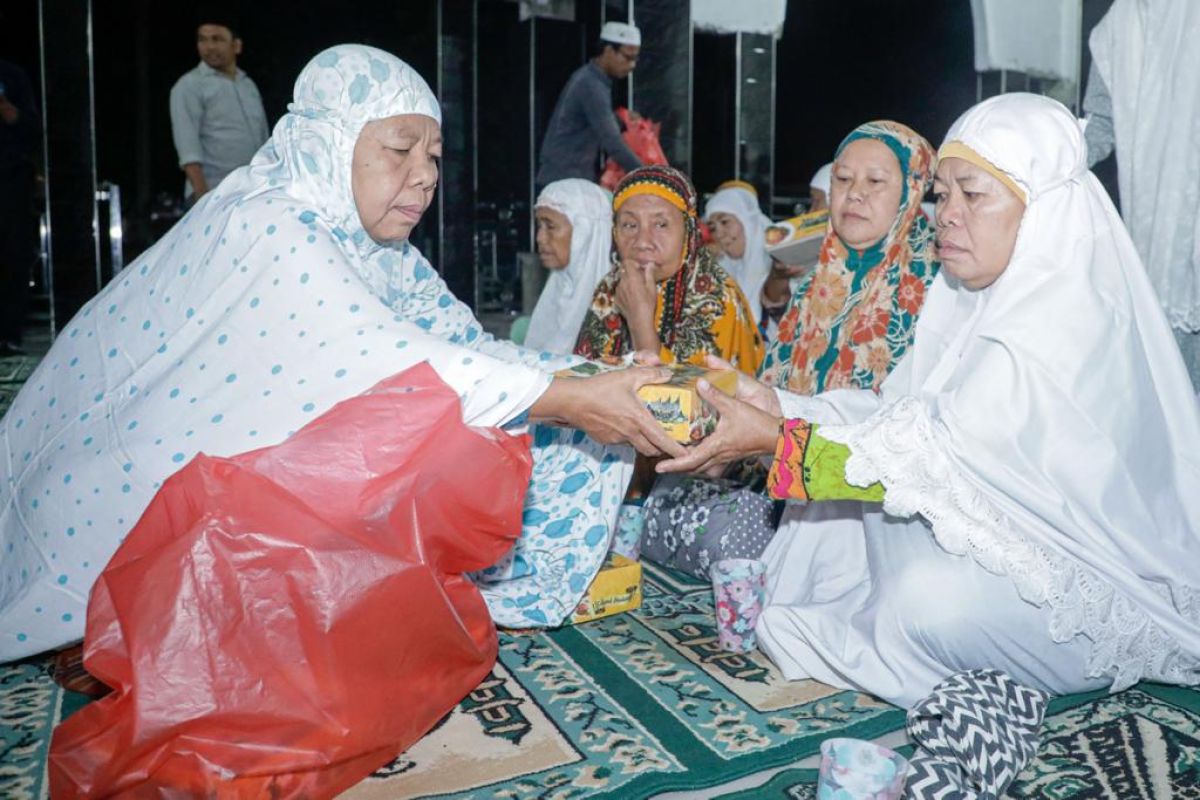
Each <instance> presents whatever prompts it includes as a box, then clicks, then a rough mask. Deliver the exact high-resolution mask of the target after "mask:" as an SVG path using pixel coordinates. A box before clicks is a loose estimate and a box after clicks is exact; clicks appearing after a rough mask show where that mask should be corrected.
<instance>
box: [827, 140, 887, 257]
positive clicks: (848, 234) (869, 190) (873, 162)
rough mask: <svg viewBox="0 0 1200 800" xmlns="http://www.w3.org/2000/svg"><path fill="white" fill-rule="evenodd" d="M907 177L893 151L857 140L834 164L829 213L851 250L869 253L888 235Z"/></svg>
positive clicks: (846, 148)
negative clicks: (868, 251) (901, 170)
mask: <svg viewBox="0 0 1200 800" xmlns="http://www.w3.org/2000/svg"><path fill="white" fill-rule="evenodd" d="M903 189H904V176H903V175H902V174H901V173H900V162H899V161H897V160H896V156H895V154H894V153H892V151H891V149H890V148H889V147H888V146H887V145H886V144H884V143H883V142H881V141H878V140H876V139H855V140H854V141H853V142H851V143H850V144H848V145H846V147H845V148H844V149H843V150H842V154H841V155H840V156H838V158H837V161H836V162H835V163H834V165H833V182H832V185H831V187H830V195H831V196H830V198H829V211H830V217H831V219H832V221H833V230H834V232H835V233H837V235H838V236H840V237H841V238H842V241H843V242H845V243H846V245H847V246H848V247H852V248H854V249H855V250H865V249H866V248H868V247H870V246H871V245H873V244H875V243H876V242H878V241H879V240H881V239H882V238H883V237H884V236H886V235H887V232H888V229H889V228H891V227H892V222H894V221H895V219H896V215H897V214H898V213H899V212H900V195H901V194H902V193H903Z"/></svg>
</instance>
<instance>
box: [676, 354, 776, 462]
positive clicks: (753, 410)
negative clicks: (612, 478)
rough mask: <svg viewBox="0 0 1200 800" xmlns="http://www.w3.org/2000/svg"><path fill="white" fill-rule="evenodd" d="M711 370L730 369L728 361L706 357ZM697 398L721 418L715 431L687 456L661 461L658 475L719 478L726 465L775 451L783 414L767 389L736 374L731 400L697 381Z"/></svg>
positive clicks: (702, 382) (746, 377)
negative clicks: (735, 384) (675, 473)
mask: <svg viewBox="0 0 1200 800" xmlns="http://www.w3.org/2000/svg"><path fill="white" fill-rule="evenodd" d="M708 366H709V368H711V369H732V367H731V366H730V365H729V363H728V362H727V361H722V360H721V359H719V358H717V357H716V356H709V357H708ZM699 390H700V396H701V397H703V398H704V400H705V401H706V402H708V404H709V405H711V406H713V407H714V408H716V410H717V412H718V413H719V414H720V415H721V419H720V421H719V422H718V423H717V429H716V430H715V431H713V432H712V434H710V435H709V436H708V437H707V438H705V439H703V440H702V441H700V443H699V444H696V445H693V446H691V447H689V448H688V452H687V454H686V455H684V456H682V457H676V458H672V459H670V460H668V461H662V462H660V463H659V464H658V466H657V467H656V469H657V471H658V472H660V473H661V472H698V473H701V474H704V475H707V476H709V477H718V476H720V474H721V473H722V472H724V470H725V468H726V467H727V466H729V464H731V463H733V462H735V461H740V460H742V459H744V458H749V457H752V456H760V455H770V454H772V453H774V452H775V444H776V441H777V440H778V438H779V425H780V423H781V422H782V417H783V412H782V411H781V409H780V406H779V397H778V396H777V395H776V394H775V391H774V390H773V389H771V388H770V387H768V386H766V385H765V384H762V383H760V382H758V381H756V380H754V379H753V378H751V377H750V376H749V375H746V374H745V373H742V372H739V373H738V384H737V389H736V391H735V394H734V397H729V396H727V395H726V394H725V393H723V392H721V391H720V390H718V389H714V388H713V387H712V386H711V385H710V384H709V383H708V381H700V384H699Z"/></svg>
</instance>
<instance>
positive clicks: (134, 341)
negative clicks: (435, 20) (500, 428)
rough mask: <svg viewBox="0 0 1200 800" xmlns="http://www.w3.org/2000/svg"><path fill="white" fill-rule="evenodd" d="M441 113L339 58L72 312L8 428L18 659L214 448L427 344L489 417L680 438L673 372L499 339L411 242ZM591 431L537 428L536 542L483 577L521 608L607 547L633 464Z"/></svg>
mask: <svg viewBox="0 0 1200 800" xmlns="http://www.w3.org/2000/svg"><path fill="white" fill-rule="evenodd" d="M439 120H440V116H439V109H438V104H437V100H436V99H435V98H434V96H433V94H432V92H430V91H429V87H428V86H427V85H426V84H425V82H424V81H423V80H422V79H421V77H420V76H419V75H417V74H416V73H415V72H414V71H413V70H412V69H410V68H409V67H408V66H407V65H406V64H405V63H404V62H402V61H400V60H399V59H397V58H396V57H395V56H392V55H390V54H388V53H385V52H383V51H381V50H376V49H374V48H371V47H364V46H360V45H343V46H338V47H333V48H330V49H328V50H326V51H324V52H322V53H321V54H320V55H318V56H317V57H316V58H314V59H313V60H312V61H311V62H309V64H308V66H306V67H305V69H304V71H303V72H302V73H301V74H300V77H299V78H298V79H297V81H296V87H295V97H294V101H293V102H292V104H291V105H290V106H289V110H288V113H287V114H286V115H284V116H283V118H282V119H280V121H279V123H278V124H277V125H276V126H275V131H274V134H273V136H272V138H271V139H270V140H269V141H268V142H267V143H266V144H265V145H264V146H263V148H262V149H261V150H260V151H259V152H258V154H257V155H256V156H255V157H254V160H253V161H252V162H251V163H250V164H249V165H248V166H246V167H243V168H242V169H239V170H237V171H235V172H233V173H232V174H231V175H230V176H229V177H227V178H226V179H225V180H224V181H222V182H221V184H220V185H219V186H218V187H217V188H215V189H214V190H213V191H211V192H209V193H208V194H206V195H205V196H204V197H203V198H202V199H201V200H200V201H199V202H198V203H197V204H196V206H195V207H194V208H193V210H192V211H191V212H190V213H189V214H188V215H187V216H186V217H184V219H183V220H182V221H180V223H179V224H178V225H177V226H175V228H173V229H172V230H171V231H170V232H169V233H168V234H167V235H166V236H164V237H163V239H162V240H161V241H159V242H158V243H157V244H156V245H155V246H154V247H152V248H151V249H150V250H148V251H146V253H144V254H143V255H142V256H140V257H139V258H138V259H137V260H136V261H134V262H133V263H132V264H130V266H129V267H128V268H126V269H125V271H124V272H122V273H121V274H120V275H118V276H117V278H116V279H115V280H114V281H113V282H112V283H111V284H110V285H109V286H107V287H106V288H105V289H104V290H103V291H102V292H101V293H100V294H99V295H98V296H97V297H95V298H94V299H93V300H92V301H91V302H89V303H88V304H87V305H85V306H84V307H83V309H82V310H81V311H80V312H79V314H77V315H76V316H75V318H74V319H72V320H71V321H70V322H69V323H68V324H67V325H66V327H65V328H64V329H63V332H62V334H61V335H60V336H59V338H58V339H57V340H56V342H55V344H54V347H53V348H51V350H50V352H49V354H48V355H47V356H46V358H45V359H44V361H43V362H42V363H41V365H40V366H39V367H38V369H37V371H36V372H35V373H34V374H33V376H32V377H31V378H30V380H29V382H28V383H27V384H26V385H25V387H24V388H23V389H22V391H21V393H20V394H19V395H18V396H17V398H16V400H15V402H14V404H13V406H12V408H11V410H10V411H9V412H8V414H7V415H6V416H5V417H4V419H3V421H2V422H0V440H2V441H3V442H4V445H5V450H4V456H3V459H2V460H0V487H3V488H0V548H2V549H0V661H6V660H9V659H14V658H19V657H22V656H25V655H28V654H31V653H36V652H39V651H41V650H45V649H49V648H53V647H58V646H61V645H63V644H66V643H68V642H71V641H72V640H76V639H79V638H80V637H81V636H82V634H83V624H84V609H85V605H86V601H87V596H88V591H89V589H90V588H91V585H92V583H93V582H94V581H95V579H96V576H97V575H98V573H99V572H100V570H101V569H102V568H103V567H104V565H105V563H106V562H107V561H108V559H109V557H110V556H111V555H112V554H113V552H114V551H115V550H116V548H117V545H118V544H119V543H120V541H121V539H122V538H123V537H124V536H125V534H126V533H127V532H128V531H129V530H130V529H131V528H132V527H133V525H134V523H135V522H137V520H138V517H139V516H140V515H141V513H142V511H143V510H144V509H145V508H146V506H147V504H148V503H149V501H150V499H151V497H152V496H153V494H154V492H155V491H156V490H157V489H158V487H159V486H161V485H162V482H163V481H164V480H165V479H166V478H167V477H168V476H169V475H171V474H172V473H173V472H174V471H175V470H177V469H178V468H179V467H181V466H182V465H183V464H184V463H186V462H187V461H188V460H189V459H190V458H191V457H192V456H194V455H195V454H196V453H197V452H200V451H204V452H205V453H208V454H210V455H216V456H224V455H232V454H235V453H240V452H243V451H246V450H250V449H253V448H258V447H263V446H266V445H269V444H272V443H275V442H278V441H280V440H282V439H284V438H285V437H287V436H288V435H289V434H290V433H291V432H293V431H295V430H297V429H299V428H300V427H302V426H303V425H305V424H306V423H307V422H309V421H310V420H313V419H315V418H316V417H317V416H319V415H320V414H321V413H322V412H324V411H326V410H328V409H329V408H330V407H331V406H333V405H334V404H335V403H336V402H338V401H339V400H341V399H343V398H346V397H350V396H353V395H356V394H359V393H361V392H362V391H364V390H365V389H367V388H369V387H371V386H372V385H374V384H375V383H376V382H378V381H379V380H381V379H383V378H385V377H387V376H390V375H392V374H395V373H397V372H401V371H403V370H404V369H406V368H408V367H410V366H412V365H414V364H418V363H420V362H428V363H429V364H431V365H432V366H433V368H434V369H435V370H436V371H437V372H438V374H439V375H440V377H441V378H442V380H444V381H445V382H446V383H447V384H448V385H450V386H451V387H452V388H454V389H455V390H456V391H457V392H458V393H459V395H460V397H461V398H462V413H463V419H464V421H465V422H467V423H468V424H471V425H478V426H496V425H513V424H521V423H522V422H523V421H524V420H526V419H532V420H537V419H547V420H557V421H561V422H566V423H568V424H572V425H575V426H576V427H579V428H582V429H583V430H586V431H588V432H589V433H591V434H592V435H593V436H594V437H595V438H596V439H600V440H603V441H609V442H612V441H617V440H620V439H623V438H628V439H629V440H630V441H632V442H634V443H635V444H636V445H638V447H639V449H641V450H643V451H646V452H653V451H655V450H658V451H660V452H668V451H672V450H674V451H676V452H679V448H678V447H677V446H676V445H674V444H673V443H671V442H669V441H668V440H666V438H665V436H663V435H662V432H661V429H660V428H659V427H658V425H657V424H656V423H655V422H654V421H653V419H652V418H651V417H650V415H649V414H648V413H647V412H646V411H645V409H644V407H643V406H642V404H641V403H640V402H639V401H638V400H637V399H636V397H635V396H634V395H633V392H632V391H631V389H632V388H633V387H634V385H635V384H638V383H639V382H642V381H645V380H648V379H654V378H653V376H652V375H651V373H656V374H658V371H655V370H648V369H639V370H634V371H633V372H632V373H630V372H625V373H610V374H608V375H602V376H598V377H597V378H588V379H552V378H551V376H550V374H549V371H550V370H553V369H557V368H559V367H561V366H564V365H568V364H570V363H573V362H574V360H568V359H555V358H554V357H553V356H551V355H550V354H548V353H542V354H539V353H537V352H534V351H526V350H521V349H520V348H517V347H515V346H514V345H512V344H509V343H502V342H497V341H495V340H494V339H492V337H490V336H488V335H487V334H485V333H484V332H483V330H482V329H481V328H480V326H479V324H478V322H477V321H476V320H475V319H474V317H473V316H472V314H471V312H470V310H469V309H467V308H466V307H465V306H464V305H462V304H461V303H460V302H458V300H456V299H455V298H454V296H453V295H451V294H450V292H449V291H448V290H447V288H446V285H445V283H443V282H442V280H441V279H440V278H439V277H438V275H437V273H436V272H435V271H434V270H433V268H432V267H431V266H430V265H429V263H428V262H427V261H426V260H425V259H424V258H423V257H422V256H421V254H420V253H419V252H418V251H417V249H416V248H415V247H413V246H412V245H411V244H409V243H408V241H407V238H408V234H409V232H410V231H411V229H412V227H413V226H414V225H415V224H416V223H417V221H418V220H419V219H420V218H421V215H422V214H423V212H424V211H425V209H426V208H428V206H429V204H430V202H431V201H432V199H433V194H434V190H435V187H436V185H437V177H438V170H437V158H438V157H440V155H441V134H440V129H439ZM638 375H640V377H637V376H638ZM661 377H662V376H661V374H658V378H657V379H661ZM583 430H577V431H572V430H569V429H566V428H559V429H553V428H547V427H544V426H537V427H536V428H535V429H534V472H533V478H532V480H531V482H530V487H529V491H528V494H527V496H526V510H525V516H524V529H523V531H522V536H521V538H520V539H519V540H518V542H517V545H516V546H515V548H514V550H513V551H512V552H511V553H510V555H509V556H508V558H506V559H505V561H504V563H502V564H498V565H496V566H495V567H493V568H490V569H489V570H487V571H485V572H484V573H483V574H482V575H479V576H477V583H479V585H480V588H481V590H482V592H483V595H484V598H485V600H486V601H487V603H488V606H489V609H490V610H491V612H492V615H493V617H494V618H495V619H496V621H497V622H499V623H501V624H506V625H511V626H521V627H528V626H531V625H555V624H558V623H559V622H561V621H562V620H563V619H564V618H565V617H566V616H567V615H568V614H569V613H570V612H571V611H572V610H573V608H574V605H575V603H576V602H577V600H578V599H579V597H580V596H581V595H582V593H583V592H584V590H585V589H586V588H587V585H588V583H589V582H590V581H591V579H592V577H593V576H594V575H595V573H596V571H597V570H598V569H599V566H600V563H601V561H602V560H603V558H604V554H605V551H606V550H607V539H608V532H609V531H610V530H611V528H612V526H613V523H614V522H615V519H616V513H617V507H618V505H619V504H620V500H621V498H622V496H623V494H624V492H625V487H626V484H627V483H628V478H629V475H630V469H631V462H632V458H631V457H630V454H629V453H628V451H627V450H625V449H623V448H621V449H614V448H607V447H604V446H602V445H600V444H597V443H596V442H595V441H593V440H592V439H590V438H588V437H587V436H585V434H584V433H583Z"/></svg>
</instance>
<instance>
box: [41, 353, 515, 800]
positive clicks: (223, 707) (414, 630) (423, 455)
mask: <svg viewBox="0 0 1200 800" xmlns="http://www.w3.org/2000/svg"><path fill="white" fill-rule="evenodd" d="M531 466H532V462H531V459H530V455H529V444H528V440H527V439H526V438H525V437H520V438H514V437H511V436H508V435H507V434H504V433H502V432H500V431H495V430H480V429H472V428H468V427H466V426H464V425H463V423H462V421H461V410H460V404H459V400H458V397H457V396H456V395H455V393H454V392H453V391H452V390H451V389H450V388H449V387H447V386H446V385H445V384H443V383H442V382H441V381H440V379H439V378H438V377H437V374H436V373H435V372H434V371H433V369H432V368H431V367H429V366H428V365H420V366H417V367H414V368H412V369H410V370H408V371H406V372H404V373H402V374H400V375H397V376H394V377H392V378H389V379H387V380H385V381H382V382H381V383H379V384H378V385H376V386H375V387H374V388H372V389H371V390H369V391H367V392H366V393H364V394H362V395H360V396H358V397H355V398H353V399H350V400H347V401H345V402H343V403H341V404H339V405H337V406H335V407H334V408H333V409H331V410H330V411H329V412H328V413H326V414H324V415H323V416H321V417H320V418H318V419H317V420H314V421H313V422H312V423H310V424H309V425H307V426H305V427H304V429H302V430H300V431H299V432H297V433H296V434H295V435H294V436H292V437H291V438H290V439H288V440H287V441H286V442H284V443H282V444H279V445H276V446H274V447H268V448H265V449H262V450H256V451H254V452H250V453H245V454H243V455H240V456H236V457H234V458H210V457H207V456H203V455H201V456H197V457H196V459H195V460H193V461H192V462H191V463H189V464H188V465H187V466H185V467H184V468H183V469H182V470H180V471H179V472H178V473H176V474H175V475H174V476H172V477H171V478H170V479H168V480H167V481H166V482H165V483H164V484H163V486H162V488H161V489H160V490H159V492H158V494H157V495H156V496H155V497H154V499H153V501H152V502H151V504H150V506H149V507H148V508H147V510H146V512H145V514H144V515H143V516H142V518H141V520H139V522H138V524H137V526H136V527H134V529H133V530H132V532H130V534H129V535H128V537H127V538H126V539H125V541H124V543H123V544H122V545H121V547H120V549H119V550H118V551H117V553H116V555H114V556H113V558H112V561H110V562H109V564H108V566H107V567H106V568H105V570H104V572H103V573H102V574H101V576H100V578H99V580H98V582H97V583H96V585H95V587H94V589H93V590H92V596H91V600H90V603H89V606H88V620H87V633H86V638H85V648H84V664H85V666H86V667H87V669H88V670H89V671H90V672H91V673H92V674H93V675H95V676H96V677H98V678H99V679H101V680H102V681H104V682H105V683H106V684H108V685H110V686H112V687H113V689H114V691H113V693H112V694H110V695H108V696H107V697H106V698H104V699H103V700H100V701H98V702H96V703H93V704H91V705H89V706H86V707H84V708H83V709H82V710H80V711H79V712H78V713H76V714H75V715H74V716H72V717H71V718H69V719H68V720H67V721H66V722H64V723H63V724H62V725H60V726H59V728H58V730H56V731H55V734H54V739H53V741H52V744H51V748H50V763H49V770H50V786H51V794H52V796H53V797H55V798H60V797H63V798H65V797H108V796H113V795H119V796H129V797H196V796H201V797H219V798H243V797H244V798H259V797H272V798H283V797H306V798H315V797H329V796H332V795H334V794H336V793H337V792H339V791H342V790H343V789H345V788H347V787H349V786H352V785H353V784H355V783H357V782H358V781H359V780H361V779H362V778H364V777H366V776H367V775H369V774H370V773H371V772H372V771H373V770H375V769H377V768H378V767H380V766H382V765H383V764H385V763H387V762H388V761H389V760H390V759H392V758H394V757H395V756H396V755H397V754H399V753H401V752H402V751H404V750H405V749H406V748H407V747H408V746H409V745H410V744H412V743H413V742H414V741H416V740H417V739H418V738H419V737H420V736H422V735H423V734H424V733H425V732H426V731H428V730H429V729H430V728H431V727H432V726H433V725H434V724H435V723H436V722H437V721H438V720H439V719H440V718H441V717H442V716H443V715H444V714H445V713H446V712H448V711H449V710H450V709H451V708H452V707H453V706H454V704H455V703H457V702H458V701H459V700H460V699H461V698H462V697H463V696H464V695H465V694H466V693H467V692H469V691H470V690H471V689H472V688H474V687H475V686H476V685H477V684H478V683H479V681H480V680H481V679H482V678H483V677H484V676H485V675H486V674H487V672H488V670H489V669H491V667H492V665H493V663H494V661H495V658H496V652H497V642H496V633H495V627H494V626H493V625H492V622H491V618H490V616H489V615H488V611H487V607H486V605H485V604H484V602H483V598H482V597H481V596H480V594H479V591H478V589H476V588H475V586H474V585H473V584H472V583H471V582H470V581H469V580H468V579H467V578H465V577H463V575H462V573H464V572H469V571H473V570H478V569H482V568H484V567H486V566H488V565H490V564H493V563H495V562H496V561H498V560H499V559H500V557H501V556H502V555H503V554H504V553H505V552H506V551H507V550H508V549H509V548H510V547H511V546H512V543H513V541H514V540H515V539H516V537H517V535H518V534H519V533H520V529H521V509H522V503H523V500H524V495H525V489H526V485H527V483H528V481H529V474H530V470H531Z"/></svg>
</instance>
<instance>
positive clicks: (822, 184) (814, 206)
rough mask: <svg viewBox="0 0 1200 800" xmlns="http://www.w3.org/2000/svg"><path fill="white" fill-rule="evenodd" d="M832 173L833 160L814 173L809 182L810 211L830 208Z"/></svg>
mask: <svg viewBox="0 0 1200 800" xmlns="http://www.w3.org/2000/svg"><path fill="white" fill-rule="evenodd" d="M832 174H833V162H832V161H830V162H829V163H828V164H826V165H824V166H823V167H821V168H820V169H819V170H817V171H816V172H814V173H813V176H812V180H810V181H809V182H808V196H809V203H808V210H809V211H824V210H825V209H827V208H829V181H830V178H831V176H832Z"/></svg>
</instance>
